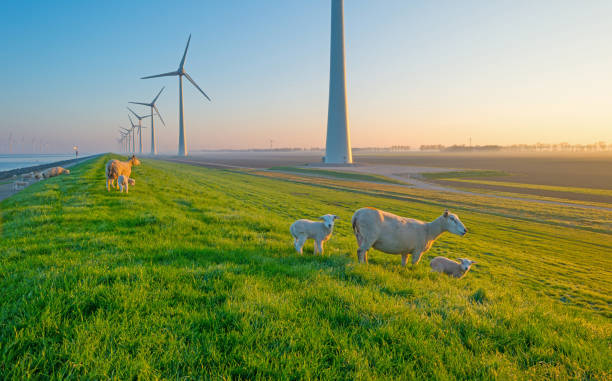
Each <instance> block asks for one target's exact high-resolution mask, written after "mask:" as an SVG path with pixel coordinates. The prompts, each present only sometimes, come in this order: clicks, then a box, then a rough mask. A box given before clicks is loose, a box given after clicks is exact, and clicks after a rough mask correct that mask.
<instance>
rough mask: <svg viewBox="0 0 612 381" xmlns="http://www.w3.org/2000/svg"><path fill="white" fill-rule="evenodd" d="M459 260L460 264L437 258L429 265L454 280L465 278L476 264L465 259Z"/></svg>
mask: <svg viewBox="0 0 612 381" xmlns="http://www.w3.org/2000/svg"><path fill="white" fill-rule="evenodd" d="M457 259H458V260H459V263H458V262H455V261H453V260H450V259H448V258H444V257H435V258H434V259H432V260H431V262H430V263H429V265H430V266H431V269H432V270H433V271H437V272H439V273H444V274H446V275H450V276H452V277H454V278H463V276H464V275H465V274H466V273H467V272H468V271H470V267H471V266H472V265H473V264H474V263H476V262H474V261H472V260H469V259H465V258H457Z"/></svg>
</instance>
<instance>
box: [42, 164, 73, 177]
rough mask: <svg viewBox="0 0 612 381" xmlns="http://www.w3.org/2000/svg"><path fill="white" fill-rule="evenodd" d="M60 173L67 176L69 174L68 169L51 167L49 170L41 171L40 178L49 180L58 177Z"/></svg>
mask: <svg viewBox="0 0 612 381" xmlns="http://www.w3.org/2000/svg"><path fill="white" fill-rule="evenodd" d="M62 173H65V174H67V175H68V174H70V170H69V169H65V168H62V167H53V168H49V169H47V170H45V171H43V173H42V176H43V177H44V178H45V179H48V178H50V177H55V176H59V175H61V174H62Z"/></svg>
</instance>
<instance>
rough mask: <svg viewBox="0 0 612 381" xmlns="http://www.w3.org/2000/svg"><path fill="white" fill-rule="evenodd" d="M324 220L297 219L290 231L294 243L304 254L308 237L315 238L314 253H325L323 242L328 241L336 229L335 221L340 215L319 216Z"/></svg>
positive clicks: (299, 251)
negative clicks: (303, 250)
mask: <svg viewBox="0 0 612 381" xmlns="http://www.w3.org/2000/svg"><path fill="white" fill-rule="evenodd" d="M319 219H321V220H323V222H319V221H310V220H297V221H295V222H294V223H293V224H291V227H290V228H289V231H290V232H291V235H292V236H293V245H294V247H295V250H297V252H298V253H300V254H302V247H304V243H306V240H307V239H310V238H312V239H314V241H315V245H314V254H317V252H318V253H321V255H323V244H324V243H325V241H327V240H328V239H329V238H330V237H331V235H332V231H333V229H334V221H335V220H337V219H338V216H336V215H334V214H326V215H324V216H321V217H319Z"/></svg>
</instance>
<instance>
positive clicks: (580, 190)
mask: <svg viewBox="0 0 612 381" xmlns="http://www.w3.org/2000/svg"><path fill="white" fill-rule="evenodd" d="M452 181H455V182H461V183H466V184H482V185H494V186H502V187H508V188H521V189H536V190H544V191H553V192H567V193H581V194H589V195H598V196H609V197H612V190H610V189H595V188H581V187H564V186H555V185H539V184H525V183H515V182H509V181H491V180H471V179H452Z"/></svg>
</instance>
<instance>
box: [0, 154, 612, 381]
mask: <svg viewBox="0 0 612 381" xmlns="http://www.w3.org/2000/svg"><path fill="white" fill-rule="evenodd" d="M108 158H109V157H108V156H105V157H100V158H96V159H93V160H91V161H88V162H86V163H83V164H80V165H77V166H75V167H74V168H73V169H72V173H71V174H70V175H69V176H60V177H56V178H52V179H49V180H46V181H42V182H39V183H37V184H34V185H32V186H30V187H28V188H27V189H26V190H24V191H23V192H20V193H19V194H16V195H14V196H12V197H10V198H8V199H6V200H4V201H2V202H1V203H0V211H1V214H0V218H1V221H0V224H1V225H0V229H1V230H0V235H1V236H2V240H1V241H0V287H1V289H2V292H3V296H2V297H1V298H0V338H1V340H0V354H1V356H2V357H1V360H0V378H2V379H10V378H26V377H39V378H65V377H85V378H106V377H115V378H121V379H124V378H136V377H139V378H188V377H191V378H202V377H208V378H219V379H222V378H236V379H238V378H243V379H246V378H248V379H253V378H283V379H297V378H321V379H384V380H387V379H390V378H399V379H428V380H430V379H451V378H452V379H492V378H499V379H555V378H557V379H566V378H580V379H601V380H605V379H610V377H612V348H611V341H612V322H611V318H612V296H611V295H612V292H611V291H612V270H611V269H612V255H611V253H612V234H611V231H612V229H610V221H612V213H610V212H606V211H601V210H592V211H588V210H583V209H578V208H571V207H559V206H555V205H535V204H533V203H528V202H520V201H509V200H503V199H493V198H489V197H479V196H470V195H458V194H449V193H444V192H433V191H426V190H422V189H411V188H407V187H401V186H398V185H394V184H380V183H366V182H362V181H356V180H354V179H353V180H351V179H346V180H343V179H329V178H318V179H315V178H312V177H308V176H306V174H303V175H300V174H286V173H273V172H264V171H242V170H219V169H208V168H203V167H196V166H190V165H183V164H177V163H168V162H162V161H155V160H147V159H144V160H142V163H143V165H142V166H139V167H136V168H135V171H134V173H133V176H132V177H134V178H136V186H134V187H133V188H131V191H130V193H129V195H126V194H120V193H117V192H110V193H108V192H106V189H105V187H104V164H105V162H106V160H108ZM363 206H374V207H379V208H381V209H385V210H389V211H391V212H394V213H397V214H401V215H405V216H410V217H413V218H418V219H422V220H432V219H434V218H436V217H437V216H438V215H439V214H440V213H442V211H443V210H444V209H445V208H446V207H449V208H451V210H452V211H454V212H456V213H457V214H458V215H459V216H460V217H461V219H462V221H463V222H464V223H465V225H466V226H467V228H468V229H469V231H470V233H469V234H468V235H467V236H466V237H463V238H461V237H457V236H453V235H450V234H447V235H444V236H442V238H440V240H439V241H438V242H436V244H434V246H433V248H432V249H431V250H430V252H428V253H427V254H426V255H425V256H424V257H423V259H422V261H421V263H419V264H418V265H416V266H414V267H407V268H402V267H401V266H400V259H399V257H397V256H391V255H387V254H383V253H380V252H376V251H372V252H371V253H370V263H369V264H368V265H363V264H358V263H357V262H356V254H355V251H356V243H355V239H354V237H353V235H352V232H351V227H350V218H351V215H352V213H353V212H354V210H356V209H358V208H360V207H363ZM325 213H334V214H337V215H339V216H340V217H341V220H340V221H339V222H338V224H337V226H336V228H335V232H334V235H333V237H332V239H331V240H330V241H329V242H328V243H327V244H326V253H325V255H323V256H313V255H312V254H310V251H311V250H312V243H309V244H308V245H307V246H306V248H305V254H304V255H302V256H300V255H298V254H296V253H295V252H294V250H293V248H292V239H291V237H290V235H289V232H288V228H289V225H290V224H291V222H292V221H293V220H295V219H297V218H302V217H306V218H313V219H314V218H316V217H318V216H320V215H322V214H325ZM437 255H444V256H448V257H452V258H456V257H467V258H471V259H474V260H476V261H477V262H478V264H477V265H475V266H474V268H473V269H472V271H471V272H470V273H468V274H467V276H466V277H465V278H464V279H461V280H456V279H450V278H448V277H446V276H443V275H439V274H436V273H432V272H430V271H429V264H428V263H429V260H430V259H431V258H433V257H435V256H437Z"/></svg>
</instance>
